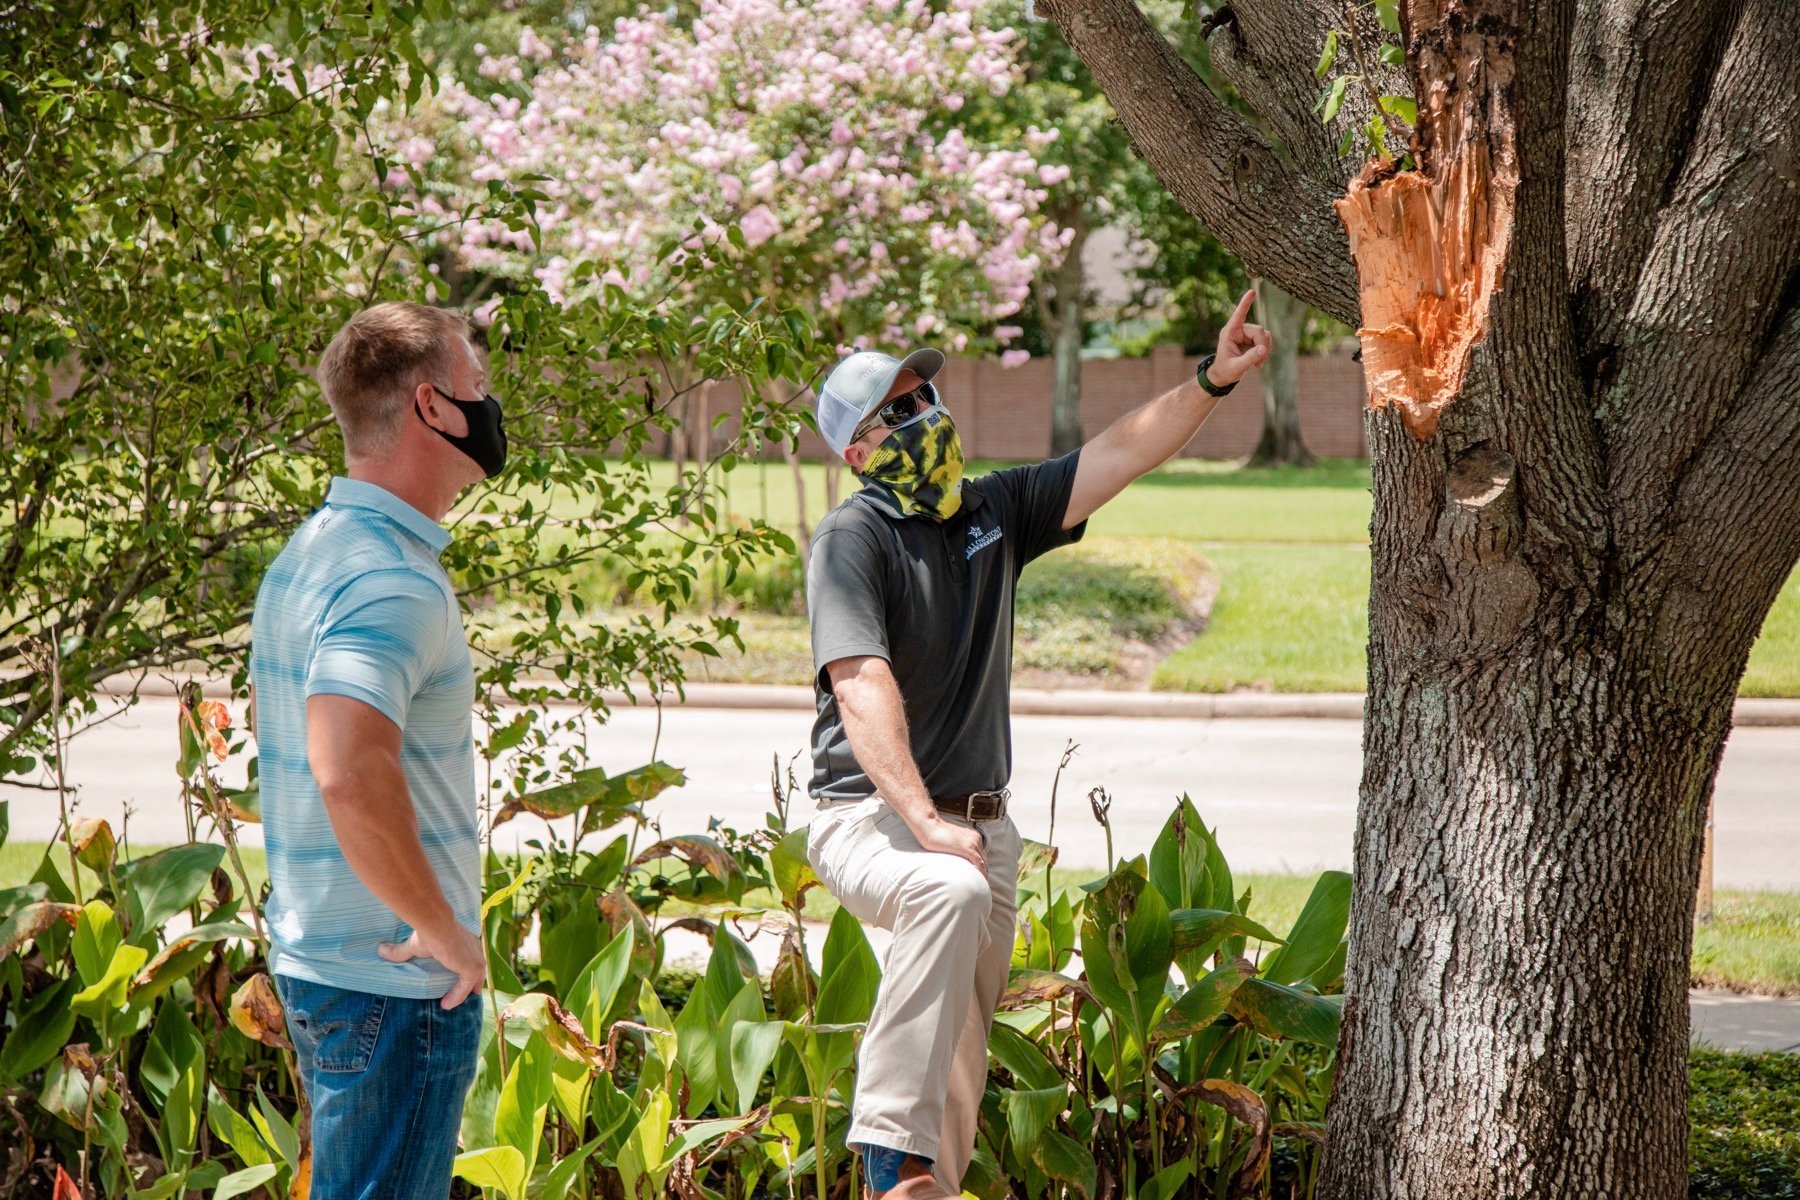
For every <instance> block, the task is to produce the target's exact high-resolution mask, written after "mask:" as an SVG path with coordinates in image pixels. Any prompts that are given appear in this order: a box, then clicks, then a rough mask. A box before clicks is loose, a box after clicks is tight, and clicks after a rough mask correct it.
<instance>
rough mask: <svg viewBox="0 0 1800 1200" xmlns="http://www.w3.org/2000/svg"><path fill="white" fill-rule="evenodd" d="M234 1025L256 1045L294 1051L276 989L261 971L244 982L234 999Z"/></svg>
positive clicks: (232, 999) (232, 1014) (232, 1009)
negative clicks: (255, 1042) (259, 1043)
mask: <svg viewBox="0 0 1800 1200" xmlns="http://www.w3.org/2000/svg"><path fill="white" fill-rule="evenodd" d="M231 1023H232V1025H233V1026H235V1027H236V1028H237V1031H238V1032H239V1033H241V1034H243V1035H244V1036H245V1037H247V1038H250V1039H251V1040H253V1041H258V1042H261V1043H262V1044H263V1045H265V1046H273V1047H274V1048H276V1049H277V1050H292V1049H293V1048H294V1047H293V1044H292V1043H291V1042H289V1041H288V1039H287V1023H286V1021H285V1020H283V1018H282V1013H281V1001H280V1000H279V999H277V998H276V996H275V985H274V984H272V983H270V982H269V977H268V975H266V974H265V973H263V972H262V971H258V972H257V973H256V974H254V975H252V976H251V977H250V978H248V979H246V980H245V981H244V982H243V985H242V986H240V987H239V988H238V990H237V991H236V992H234V993H233V994H232V997H231Z"/></svg>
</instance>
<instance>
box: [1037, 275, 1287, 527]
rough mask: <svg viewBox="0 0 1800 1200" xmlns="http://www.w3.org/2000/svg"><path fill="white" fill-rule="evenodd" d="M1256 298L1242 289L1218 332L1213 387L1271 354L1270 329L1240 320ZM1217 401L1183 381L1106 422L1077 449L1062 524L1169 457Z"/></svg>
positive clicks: (1090, 511)
mask: <svg viewBox="0 0 1800 1200" xmlns="http://www.w3.org/2000/svg"><path fill="white" fill-rule="evenodd" d="M1255 299H1256V293H1255V292H1254V291H1248V292H1245V293H1244V295H1243V298H1242V299H1240V300H1239V301H1238V304H1237V308H1236V309H1235V310H1233V312H1232V314H1231V319H1230V320H1229V321H1227V322H1225V328H1224V329H1222V330H1220V331H1219V349H1218V352H1217V354H1216V355H1215V356H1214V358H1213V362H1212V365H1211V366H1209V367H1208V368H1207V370H1206V376H1207V378H1208V379H1209V380H1211V381H1212V384H1213V386H1214V387H1228V386H1230V385H1231V384H1234V383H1236V382H1237V381H1238V380H1240V379H1242V378H1243V377H1244V376H1245V375H1248V374H1249V373H1250V372H1251V371H1252V370H1254V369H1255V368H1257V367H1259V366H1261V365H1262V363H1263V361H1264V360H1265V359H1267V358H1268V357H1269V331H1268V330H1266V329H1264V328H1263V327H1262V326H1260V325H1252V324H1249V323H1247V322H1246V321H1245V320H1244V318H1245V317H1247V316H1248V315H1249V313H1250V304H1251V302H1252V301H1253V300H1255ZM1218 403H1219V398H1218V397H1217V396H1211V395H1208V394H1207V393H1206V391H1205V390H1204V389H1202V388H1201V387H1200V385H1199V384H1198V383H1196V382H1189V383H1184V384H1182V385H1181V386H1180V387H1178V388H1175V389H1174V390H1172V391H1169V392H1165V393H1163V394H1162V395H1160V396H1158V397H1157V398H1156V399H1154V400H1152V401H1150V402H1149V403H1148V404H1144V405H1141V406H1140V407H1138V408H1134V409H1132V410H1131V411H1130V412H1128V413H1126V414H1125V415H1124V416H1122V417H1120V418H1119V419H1118V420H1117V421H1114V422H1113V423H1112V424H1111V425H1109V426H1107V427H1106V429H1105V430H1104V431H1103V432H1102V433H1101V434H1100V436H1099V437H1096V438H1095V439H1094V440H1093V441H1091V442H1089V443H1088V444H1087V445H1085V446H1083V447H1082V448H1081V458H1080V459H1079V460H1078V461H1077V463H1076V467H1075V484H1074V487H1073V488H1072V489H1071V490H1070V492H1069V507H1068V511H1067V512H1066V513H1064V514H1063V528H1064V529H1073V528H1074V527H1075V526H1077V525H1079V524H1081V523H1082V522H1083V521H1085V520H1087V519H1088V518H1089V517H1091V516H1093V515H1094V513H1095V512H1096V511H1098V510H1099V508H1100V506H1101V505H1103V504H1105V503H1106V502H1107V501H1108V500H1111V499H1112V498H1113V497H1114V496H1116V495H1118V494H1119V493H1120V492H1122V491H1124V490H1125V485H1126V484H1128V483H1130V482H1131V481H1132V480H1134V479H1136V478H1138V477H1139V476H1140V475H1145V474H1148V473H1149V472H1151V471H1154V470H1155V469H1156V468H1157V467H1160V466H1162V465H1163V464H1164V463H1165V462H1168V461H1169V459H1171V458H1173V457H1174V456H1175V453H1176V452H1177V451H1179V450H1180V449H1181V448H1182V447H1183V446H1185V445H1187V444H1188V442H1189V441H1190V440H1192V438H1193V436H1194V434H1196V433H1197V432H1199V430H1200V426H1201V424H1202V422H1204V421H1205V420H1206V418H1207V417H1208V416H1209V415H1211V413H1212V410H1213V407H1214V406H1215V405H1217V404H1218Z"/></svg>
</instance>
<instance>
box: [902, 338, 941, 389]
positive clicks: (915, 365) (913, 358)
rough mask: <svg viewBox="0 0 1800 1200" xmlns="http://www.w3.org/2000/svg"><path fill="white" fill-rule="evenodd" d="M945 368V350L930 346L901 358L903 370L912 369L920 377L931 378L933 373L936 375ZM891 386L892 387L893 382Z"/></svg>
mask: <svg viewBox="0 0 1800 1200" xmlns="http://www.w3.org/2000/svg"><path fill="white" fill-rule="evenodd" d="M943 369H944V352H943V351H942V350H933V349H932V348H931V347H929V346H927V347H925V348H924V349H922V350H914V351H913V352H912V353H911V354H909V355H907V356H906V357H905V358H903V359H901V360H900V370H901V371H911V372H912V373H913V374H914V375H917V376H918V377H919V378H920V379H930V378H931V377H932V376H933V375H936V374H937V373H938V372H939V371H941V370H943ZM895 374H896V375H898V374H899V372H898V371H896V372H895ZM889 386H890V387H891V386H892V384H890V385H889Z"/></svg>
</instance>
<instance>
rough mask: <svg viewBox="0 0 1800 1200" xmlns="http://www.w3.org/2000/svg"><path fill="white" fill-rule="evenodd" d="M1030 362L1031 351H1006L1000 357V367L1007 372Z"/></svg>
mask: <svg viewBox="0 0 1800 1200" xmlns="http://www.w3.org/2000/svg"><path fill="white" fill-rule="evenodd" d="M1030 361H1031V351H1029V350H1007V351H1003V352H1002V353H1001V355H1000V365H1001V366H1002V367H1004V368H1005V369H1007V370H1009V371H1010V370H1012V369H1013V368H1014V367H1022V366H1024V365H1025V364H1026V363H1028V362H1030Z"/></svg>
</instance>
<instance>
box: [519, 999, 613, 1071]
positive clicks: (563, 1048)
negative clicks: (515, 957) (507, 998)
mask: <svg viewBox="0 0 1800 1200" xmlns="http://www.w3.org/2000/svg"><path fill="white" fill-rule="evenodd" d="M500 1024H501V1025H503V1026H504V1025H514V1024H517V1025H524V1026H526V1027H527V1028H529V1029H533V1030H535V1031H537V1032H538V1033H539V1034H542V1035H543V1038H544V1040H545V1041H546V1042H548V1043H549V1044H550V1048H551V1049H552V1050H554V1051H556V1053H557V1054H559V1055H561V1056H562V1057H563V1058H566V1059H568V1060H569V1061H570V1062H574V1063H580V1064H581V1065H582V1066H584V1067H587V1068H589V1069H590V1070H595V1071H600V1070H605V1069H607V1068H609V1067H610V1066H611V1065H612V1063H611V1060H610V1056H609V1055H608V1054H607V1053H606V1049H605V1048H604V1047H602V1046H596V1045H595V1044H594V1043H593V1042H592V1041H590V1040H589V1039H588V1035H587V1031H586V1030H585V1029H583V1028H582V1027H581V1022H580V1021H578V1020H576V1019H575V1017H574V1016H573V1015H571V1014H570V1013H569V1011H568V1010H567V1009H565V1008H564V1007H563V1006H562V1005H561V1004H559V1003H557V1001H556V997H554V996H550V995H547V994H545V993H544V992H526V993H525V994H524V995H523V996H520V997H519V998H518V999H516V1000H514V1001H513V1002H512V1003H511V1004H508V1005H507V1006H506V1007H505V1008H503V1009H501V1010H500Z"/></svg>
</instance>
